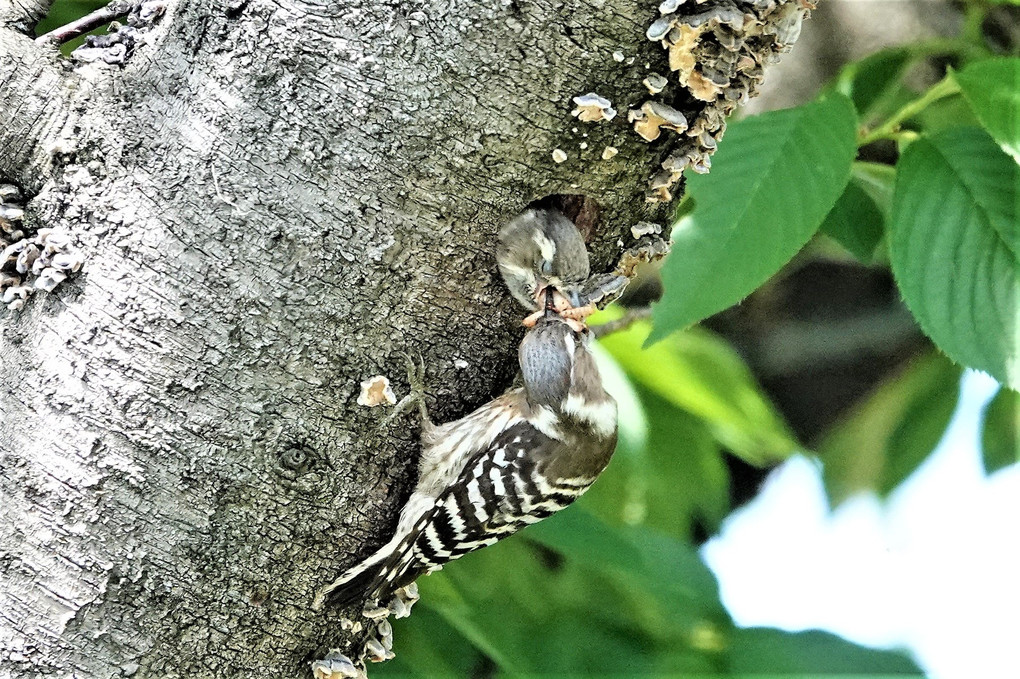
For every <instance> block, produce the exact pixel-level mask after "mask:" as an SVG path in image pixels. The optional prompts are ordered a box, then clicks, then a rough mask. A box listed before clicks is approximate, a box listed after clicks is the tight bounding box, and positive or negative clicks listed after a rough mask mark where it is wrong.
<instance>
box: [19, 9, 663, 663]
mask: <svg viewBox="0 0 1020 679" xmlns="http://www.w3.org/2000/svg"><path fill="white" fill-rule="evenodd" d="M45 8H46V3H38V2H37V3H26V2H23V1H20V2H14V3H12V2H9V1H5V0H0V101H3V102H4V107H5V108H2V109H0V180H9V181H10V180H13V181H15V182H17V183H18V184H20V185H21V186H22V187H23V188H25V189H27V190H28V191H29V192H31V193H32V194H34V199H33V200H32V202H31V203H30V210H29V214H28V218H27V219H28V223H29V225H30V226H32V227H35V228H39V227H47V228H63V229H67V230H69V231H70V232H71V233H72V234H73V235H74V237H75V239H76V241H77V243H78V246H79V247H80V248H81V249H82V251H83V252H84V253H85V255H86V262H85V267H84V269H83V271H82V272H81V273H79V274H77V275H75V276H73V277H71V278H70V279H69V280H68V281H67V282H65V283H63V284H61V286H60V287H59V288H57V290H56V291H55V292H53V293H50V294H36V295H34V296H33V297H32V298H31V299H30V300H29V303H28V304H27V305H26V307H25V308H24V309H23V310H21V311H19V312H13V311H7V310H2V309H0V375H2V376H3V378H4V384H3V386H2V388H0V421H2V426H0V676H3V677H35V676H51V675H52V676H71V675H72V674H73V675H74V676H76V677H82V678H85V677H115V676H136V677H228V676H244V677H300V676H308V663H309V661H310V660H312V659H314V658H316V657H319V656H321V655H322V654H323V653H324V652H325V651H326V650H327V649H328V648H330V647H336V646H339V647H341V648H346V647H347V644H348V643H349V642H350V641H351V639H350V638H349V636H348V635H347V633H345V632H343V631H342V630H341V628H340V625H339V623H338V619H339V612H336V611H327V612H325V613H315V612H313V611H312V610H311V603H312V600H313V597H314V594H315V592H316V591H317V589H318V588H320V587H322V586H323V585H325V584H327V583H329V582H331V581H332V580H333V579H334V578H335V577H336V576H337V575H338V574H339V573H340V572H341V571H342V570H343V569H344V568H345V567H347V566H350V565H352V564H353V563H355V562H356V561H357V560H358V559H359V558H360V557H362V556H364V555H366V554H368V553H370V552H371V551H372V549H373V548H375V547H376V546H377V545H378V544H380V542H381V541H383V540H385V538H386V537H387V535H388V532H389V531H391V530H392V528H393V525H394V522H395V519H396V515H397V512H398V510H399V507H400V506H401V503H402V502H403V499H404V497H405V495H406V493H407V492H408V491H409V487H410V484H411V482H412V481H413V478H414V475H415V473H416V471H415V463H416V459H417V443H416V436H417V426H416V424H415V423H414V422H413V420H412V418H410V417H406V418H402V419H400V420H399V421H397V422H394V423H393V424H392V425H390V426H388V427H386V428H381V426H380V425H381V422H382V420H383V418H384V416H385V414H386V410H385V409H370V408H366V407H363V406H359V405H357V404H356V398H357V396H358V393H359V383H360V381H361V380H364V379H366V378H368V377H369V376H372V375H376V374H382V375H386V376H388V377H389V378H390V379H391V381H392V382H393V383H394V385H395V389H396V391H397V395H398V397H399V396H401V395H403V394H404V393H406V384H407V383H406V379H405V377H404V368H403V362H402V360H401V359H400V352H410V353H415V354H417V353H420V354H421V355H423V356H424V358H425V361H426V365H427V384H428V393H429V397H430V405H431V408H432V412H433V416H434V418H435V419H436V420H437V421H441V422H442V421H448V420H450V419H453V418H455V417H458V416H460V415H463V414H465V413H466V412H468V411H470V410H472V409H473V408H475V407H477V406H478V405H480V404H482V403H483V402H485V401H487V400H489V399H490V398H491V397H493V396H494V395H496V394H498V393H499V392H501V391H502V390H503V389H504V388H506V386H508V384H509V382H510V380H511V378H512V376H513V372H514V370H515V365H516V343H517V342H518V341H519V339H520V336H521V333H522V331H521V329H520V327H519V320H520V318H521V317H522V315H523V314H522V311H521V309H519V308H517V307H516V306H515V305H514V303H513V301H512V299H511V298H510V296H509V295H508V294H507V292H506V291H505V289H504V288H503V286H502V282H501V281H500V280H499V277H498V275H497V272H496V267H495V263H494V261H493V250H494V247H493V244H494V239H495V234H496V232H497V230H498V228H499V227H500V226H501V225H502V224H503V223H505V222H506V221H507V220H509V219H510V218H511V217H512V216H514V215H516V214H517V213H519V212H520V211H521V210H522V209H523V208H524V207H525V205H526V204H527V203H528V202H529V201H531V200H534V199H537V198H540V197H542V196H547V195H550V194H585V195H588V196H591V197H593V198H595V199H596V200H597V201H598V203H599V204H600V206H601V208H602V210H601V218H600V219H599V220H598V221H597V222H594V223H593V224H594V229H593V231H592V232H591V233H590V234H589V235H590V241H591V243H590V247H591V249H592V251H593V270H594V271H604V270H606V269H607V268H609V266H610V263H611V261H613V260H614V259H615V256H616V255H618V254H619V252H620V250H621V247H620V245H619V244H618V241H619V240H620V239H621V238H623V239H624V240H626V241H628V242H630V236H629V228H630V226H631V225H633V224H634V223H636V222H638V221H640V220H649V219H651V220H657V221H662V220H663V218H664V215H665V213H666V209H667V208H666V207H664V206H661V205H660V206H655V205H651V204H649V203H646V201H645V198H644V192H645V189H646V187H647V183H648V178H649V177H650V176H651V174H653V173H654V171H655V167H656V164H657V162H658V161H659V160H661V159H662V158H663V157H664V156H665V155H666V154H667V153H668V151H669V145H668V144H666V143H660V144H658V145H652V146H649V145H648V144H646V143H645V142H644V141H642V140H641V139H640V138H639V137H638V136H637V135H635V134H634V133H633V132H632V131H631V129H630V126H629V125H628V124H627V123H626V121H625V117H626V115H625V112H626V109H627V108H628V106H639V105H640V103H641V101H642V100H644V99H646V98H647V92H646V91H645V90H644V87H643V86H642V85H641V80H642V79H643V78H644V77H645V75H646V73H647V70H646V66H645V64H646V63H648V64H651V65H652V68H656V67H658V69H659V70H660V71H661V72H667V71H668V68H667V67H666V66H664V65H663V64H664V63H665V59H666V55H665V53H664V52H663V50H662V49H661V48H660V47H659V46H658V45H657V44H655V43H652V42H649V41H648V40H646V38H645V35H644V32H645V28H646V27H647V26H648V24H649V23H650V22H651V21H652V20H653V19H655V18H656V16H657V12H656V9H655V4H654V3H634V2H629V1H625V0H604V1H602V0H589V1H588V2H584V3H567V4H560V3H554V2H549V1H547V0H536V1H528V2H507V3H499V2H478V1H468V0H420V1H418V2H395V1H376V2H368V1H363V0H348V1H345V2H328V3H323V2H318V3H316V2H299V1H296V0H277V1H275V2H269V1H268V0H250V1H241V2H236V1H235V2H229V3H228V2H217V3H212V6H210V3H207V2H198V1H197V0H192V1H187V0H182V1H180V2H169V3H168V5H167V12H166V15H165V16H164V17H163V19H162V20H161V21H160V22H159V23H158V24H157V25H156V27H155V28H154V30H152V31H151V32H149V33H148V34H146V38H147V44H144V45H141V46H139V47H138V48H137V50H136V52H135V54H134V56H133V58H131V59H130V60H129V61H128V62H127V63H126V64H125V65H124V66H123V67H118V66H109V65H106V64H103V63H101V62H100V63H91V64H84V65H80V64H79V65H73V64H72V62H70V61H69V60H65V59H62V58H61V57H59V56H58V54H57V52H56V51H55V49H54V48H52V47H48V46H40V45H37V44H35V43H34V42H33V40H32V39H31V38H30V37H29V36H28V35H27V34H26V33H25V31H26V30H27V28H28V27H29V26H30V25H31V24H32V23H33V21H34V20H35V19H36V18H38V16H40V15H41V14H42V12H43V11H44V10H45ZM617 50H619V51H622V52H623V53H624V54H625V55H626V56H627V59H628V60H627V61H624V62H618V61H616V60H615V59H614V58H613V57H612V54H613V52H615V51H617ZM631 57H633V58H634V59H633V61H630V58H631ZM590 91H596V92H599V93H600V94H602V95H603V96H608V97H609V98H611V99H612V100H613V103H614V105H615V106H617V108H618V109H619V110H620V111H621V112H623V113H624V115H623V116H621V117H620V118H618V119H617V120H616V121H614V122H613V123H581V122H579V121H577V120H576V119H575V118H572V117H571V115H570V109H571V108H572V103H571V98H572V97H574V96H577V95H580V94H584V93H587V92H590ZM582 142H584V143H586V144H587V148H586V149H583V150H582V149H581V147H580V145H581V143H582ZM609 145H611V146H614V147H616V148H618V149H619V151H620V153H619V155H617V156H615V158H612V159H611V160H602V159H601V155H602V151H603V149H604V148H605V147H606V146H609ZM557 148H559V149H562V150H564V151H565V152H566V153H567V156H568V159H567V161H566V162H563V163H562V164H557V163H555V162H554V161H553V159H552V151H553V150H554V149H557ZM397 651H398V652H399V640H398V643H397Z"/></svg>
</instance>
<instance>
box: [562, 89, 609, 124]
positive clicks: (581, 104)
mask: <svg viewBox="0 0 1020 679" xmlns="http://www.w3.org/2000/svg"><path fill="white" fill-rule="evenodd" d="M574 106H575V108H574V110H573V111H571V112H570V115H572V116H575V117H576V118H577V119H578V120H580V121H581V122H584V123H597V122H599V121H601V120H612V119H613V118H615V117H616V109H615V108H613V102H611V101H609V100H608V99H606V98H605V97H601V96H599V95H597V94H595V93H594V92H589V93H588V94H582V95H581V96H579V97H574Z"/></svg>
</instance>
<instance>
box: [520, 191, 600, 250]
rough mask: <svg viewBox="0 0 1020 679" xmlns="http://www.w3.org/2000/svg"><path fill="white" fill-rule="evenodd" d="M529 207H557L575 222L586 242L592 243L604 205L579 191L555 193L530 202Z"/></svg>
mask: <svg viewBox="0 0 1020 679" xmlns="http://www.w3.org/2000/svg"><path fill="white" fill-rule="evenodd" d="M528 207H529V208H536V209H540V210H548V209H556V210H559V211H560V212H562V213H563V214H564V215H566V217H567V219H569V220H570V221H572V222H574V225H575V226H577V230H578V231H580V232H581V235H582V236H583V237H584V242H585V243H590V242H591V240H592V238H594V237H595V234H596V233H598V227H599V225H600V224H601V221H602V206H601V205H599V203H598V201H597V200H595V199H594V198H591V197H590V196H584V195H581V194H579V193H553V194H550V195H548V196H544V197H542V198H539V199H538V200H533V201H531V202H530V203H528Z"/></svg>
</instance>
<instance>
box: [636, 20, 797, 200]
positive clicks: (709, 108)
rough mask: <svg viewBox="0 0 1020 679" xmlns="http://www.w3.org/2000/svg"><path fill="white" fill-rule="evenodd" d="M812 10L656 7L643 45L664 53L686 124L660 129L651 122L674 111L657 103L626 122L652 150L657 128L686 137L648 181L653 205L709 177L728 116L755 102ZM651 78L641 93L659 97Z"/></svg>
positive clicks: (659, 83) (658, 84) (659, 86)
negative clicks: (695, 176) (687, 173)
mask: <svg viewBox="0 0 1020 679" xmlns="http://www.w3.org/2000/svg"><path fill="white" fill-rule="evenodd" d="M812 8H814V2H813V1H812V0H664V1H663V2H662V3H661V4H660V5H659V13H660V14H661V16H660V17H659V18H657V19H655V21H653V22H652V23H651V25H649V27H648V29H647V31H646V32H645V37H647V38H648V39H649V40H651V41H653V42H659V43H661V44H662V47H663V48H664V49H665V50H666V52H667V55H668V61H669V69H670V72H671V73H674V74H675V76H674V77H675V79H676V82H677V84H679V85H680V86H681V88H682V90H681V92H678V93H677V96H676V98H675V101H674V102H673V103H672V105H673V106H675V107H676V109H677V111H676V113H677V114H679V115H682V116H685V117H686V122H685V124H684V125H682V126H679V125H678V126H672V127H670V126H667V125H662V124H659V123H658V119H657V117H656V116H658V117H664V116H661V111H663V110H668V111H673V110H674V109H673V108H672V107H669V106H665V104H660V103H658V102H654V101H651V102H645V104H644V105H643V106H642V107H641V110H640V111H631V112H630V114H629V116H628V119H629V120H630V122H633V123H634V131H635V132H637V133H638V134H639V135H640V136H641V137H642V138H643V139H645V140H646V141H649V142H650V141H654V140H656V139H658V138H659V137H660V134H661V132H660V130H661V129H662V128H666V129H673V130H675V131H676V132H677V133H681V134H683V136H682V138H681V139H680V140H679V141H678V142H677V143H676V145H675V147H674V148H673V150H672V152H671V153H670V155H669V156H668V157H667V158H666V160H665V161H663V162H662V166H661V171H660V172H658V173H656V175H655V176H654V177H653V178H652V181H651V184H650V186H649V189H648V192H647V193H646V197H647V199H648V200H649V201H650V202H660V201H661V202H665V201H669V200H672V197H673V196H672V192H671V189H672V187H673V186H674V185H675V184H676V182H677V181H679V179H680V177H681V176H682V174H681V173H682V172H683V170H684V169H685V168H688V167H690V168H691V169H692V170H693V171H695V172H699V173H704V172H708V170H709V168H710V167H711V161H710V160H709V157H710V156H711V155H712V153H713V152H714V151H715V149H716V146H717V144H718V141H719V140H720V139H721V138H722V136H723V134H724V133H725V131H726V116H727V115H729V114H730V113H732V112H733V110H734V109H735V108H736V107H737V105H738V104H743V103H746V102H747V100H748V99H749V98H751V97H753V96H754V95H755V94H757V90H758V87H759V86H760V84H761V82H762V79H763V68H764V66H765V65H766V64H769V63H773V62H775V61H777V60H778V55H779V54H780V53H781V52H785V51H787V50H789V48H790V47H791V46H792V45H793V43H794V41H796V39H797V37H798V35H799V34H800V26H801V22H802V21H803V19H804V17H805V16H806V15H807V13H808V11H809V10H810V9H812ZM685 10H686V11H685ZM653 76H658V74H654V73H653V74H650V75H649V76H648V77H647V78H646V79H645V81H644V85H645V87H647V88H648V91H649V92H651V93H652V94H653V95H656V94H658V93H660V92H662V91H663V90H664V89H665V86H666V85H665V83H664V82H662V81H660V80H658V79H657V78H653ZM659 77H661V76H659ZM665 80H666V79H665V78H663V81H665ZM662 106H665V109H663V108H659V107H662Z"/></svg>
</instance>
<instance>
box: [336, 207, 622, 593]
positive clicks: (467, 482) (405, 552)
mask: <svg viewBox="0 0 1020 679" xmlns="http://www.w3.org/2000/svg"><path fill="white" fill-rule="evenodd" d="M571 228H573V227H572V226H571ZM552 294H553V293H552V291H551V290H549V291H547V292H546V296H547V299H546V304H545V305H544V306H545V308H544V309H542V310H541V314H540V315H539V317H538V318H537V319H536V322H535V324H534V326H533V327H532V328H531V329H530V330H529V331H528V332H527V333H526V335H525V337H524V340H523V341H522V342H521V345H520V349H519V351H518V358H519V361H520V367H521V375H522V377H523V382H524V386H523V387H519V388H516V389H511V390H509V391H507V392H506V393H505V394H503V395H502V396H500V397H498V398H496V399H494V400H492V401H490V402H489V403H487V404H485V405H483V406H482V407H480V408H478V409H477V410H475V411H474V412H473V413H471V414H470V415H467V416H465V417H463V418H461V419H459V420H456V421H455V422H450V423H448V424H443V425H438V426H436V425H434V424H432V422H431V421H430V420H429V417H428V412H427V410H426V408H425V404H424V400H423V398H422V383H421V377H422V375H421V374H420V372H419V371H420V368H415V367H414V366H413V364H412V366H411V370H409V372H410V375H409V377H410V381H411V384H412V394H411V395H410V396H408V397H407V398H406V399H405V400H404V402H402V404H407V405H410V404H412V403H416V404H417V405H418V407H419V409H420V412H421V419H422V448H423V451H422V459H421V464H420V470H419V479H418V483H417V485H416V487H415V489H414V492H413V493H412V494H411V497H410V499H409V500H408V502H407V504H406V505H405V506H404V508H403V510H402V511H401V513H400V520H399V522H398V526H397V531H396V534H395V535H394V536H393V538H392V539H391V540H390V541H389V542H387V543H386V544H385V545H383V546H382V547H380V548H379V549H378V550H377V551H376V552H375V553H374V554H373V555H372V556H370V557H368V558H367V559H366V560H364V561H363V562H361V563H360V564H358V565H357V566H355V567H353V568H351V569H350V570H348V571H347V572H345V573H344V574H343V575H341V576H340V577H339V578H337V580H336V581H335V582H333V583H332V584H331V585H329V586H328V587H326V588H325V590H323V591H322V592H321V593H320V596H319V603H320V605H321V603H323V602H327V603H332V604H336V605H340V606H343V605H348V604H351V603H354V602H356V601H360V600H364V599H367V600H369V601H385V600H386V599H388V598H389V597H390V596H392V594H393V593H394V592H395V591H396V590H397V589H399V588H401V587H404V586H406V585H408V584H410V583H411V582H413V581H414V580H415V579H416V578H417V577H418V576H419V575H421V574H423V573H426V572H430V571H434V570H438V569H439V568H441V567H442V566H443V564H445V563H447V562H448V561H452V560H453V559H457V558H459V557H461V556H463V555H465V554H467V553H469V552H472V551H474V550H476V549H479V548H481V547H485V546H487V545H491V544H493V543H495V542H497V541H498V540H500V539H502V538H505V537H508V536H510V535H513V534H514V533H516V532H517V531H518V530H520V529H521V528H523V527H525V526H527V525H528V524H532V523H535V522H537V521H541V520H542V519H543V518H545V517H547V516H549V515H551V514H553V513H555V512H557V511H559V510H561V509H563V508H564V507H566V506H567V505H569V504H570V503H572V502H573V501H574V500H576V499H577V498H578V497H580V496H581V494H582V493H584V492H585V491H586V490H587V489H588V488H589V486H591V484H592V483H593V482H594V481H595V479H596V477H598V475H599V474H600V473H601V472H602V470H603V469H605V467H606V465H607V464H609V459H610V457H611V456H612V454H613V449H614V448H615V447H616V426H617V420H616V402H615V401H614V400H613V398H612V397H611V396H610V395H609V394H608V393H606V390H605V389H604V388H603V386H602V379H601V377H600V375H599V370H598V367H597V366H596V365H595V359H594V357H593V356H592V353H591V350H590V343H591V336H590V333H589V331H588V330H587V329H584V328H583V326H582V329H580V330H578V328H577V327H576V325H575V324H574V323H571V321H570V320H568V319H564V318H563V317H562V316H560V314H559V313H558V312H557V311H556V310H555V309H554V308H553V305H552V303H551V301H550V298H551V296H552ZM515 296H516V295H515ZM529 299H530V297H529ZM400 407H401V406H398V409H400Z"/></svg>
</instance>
